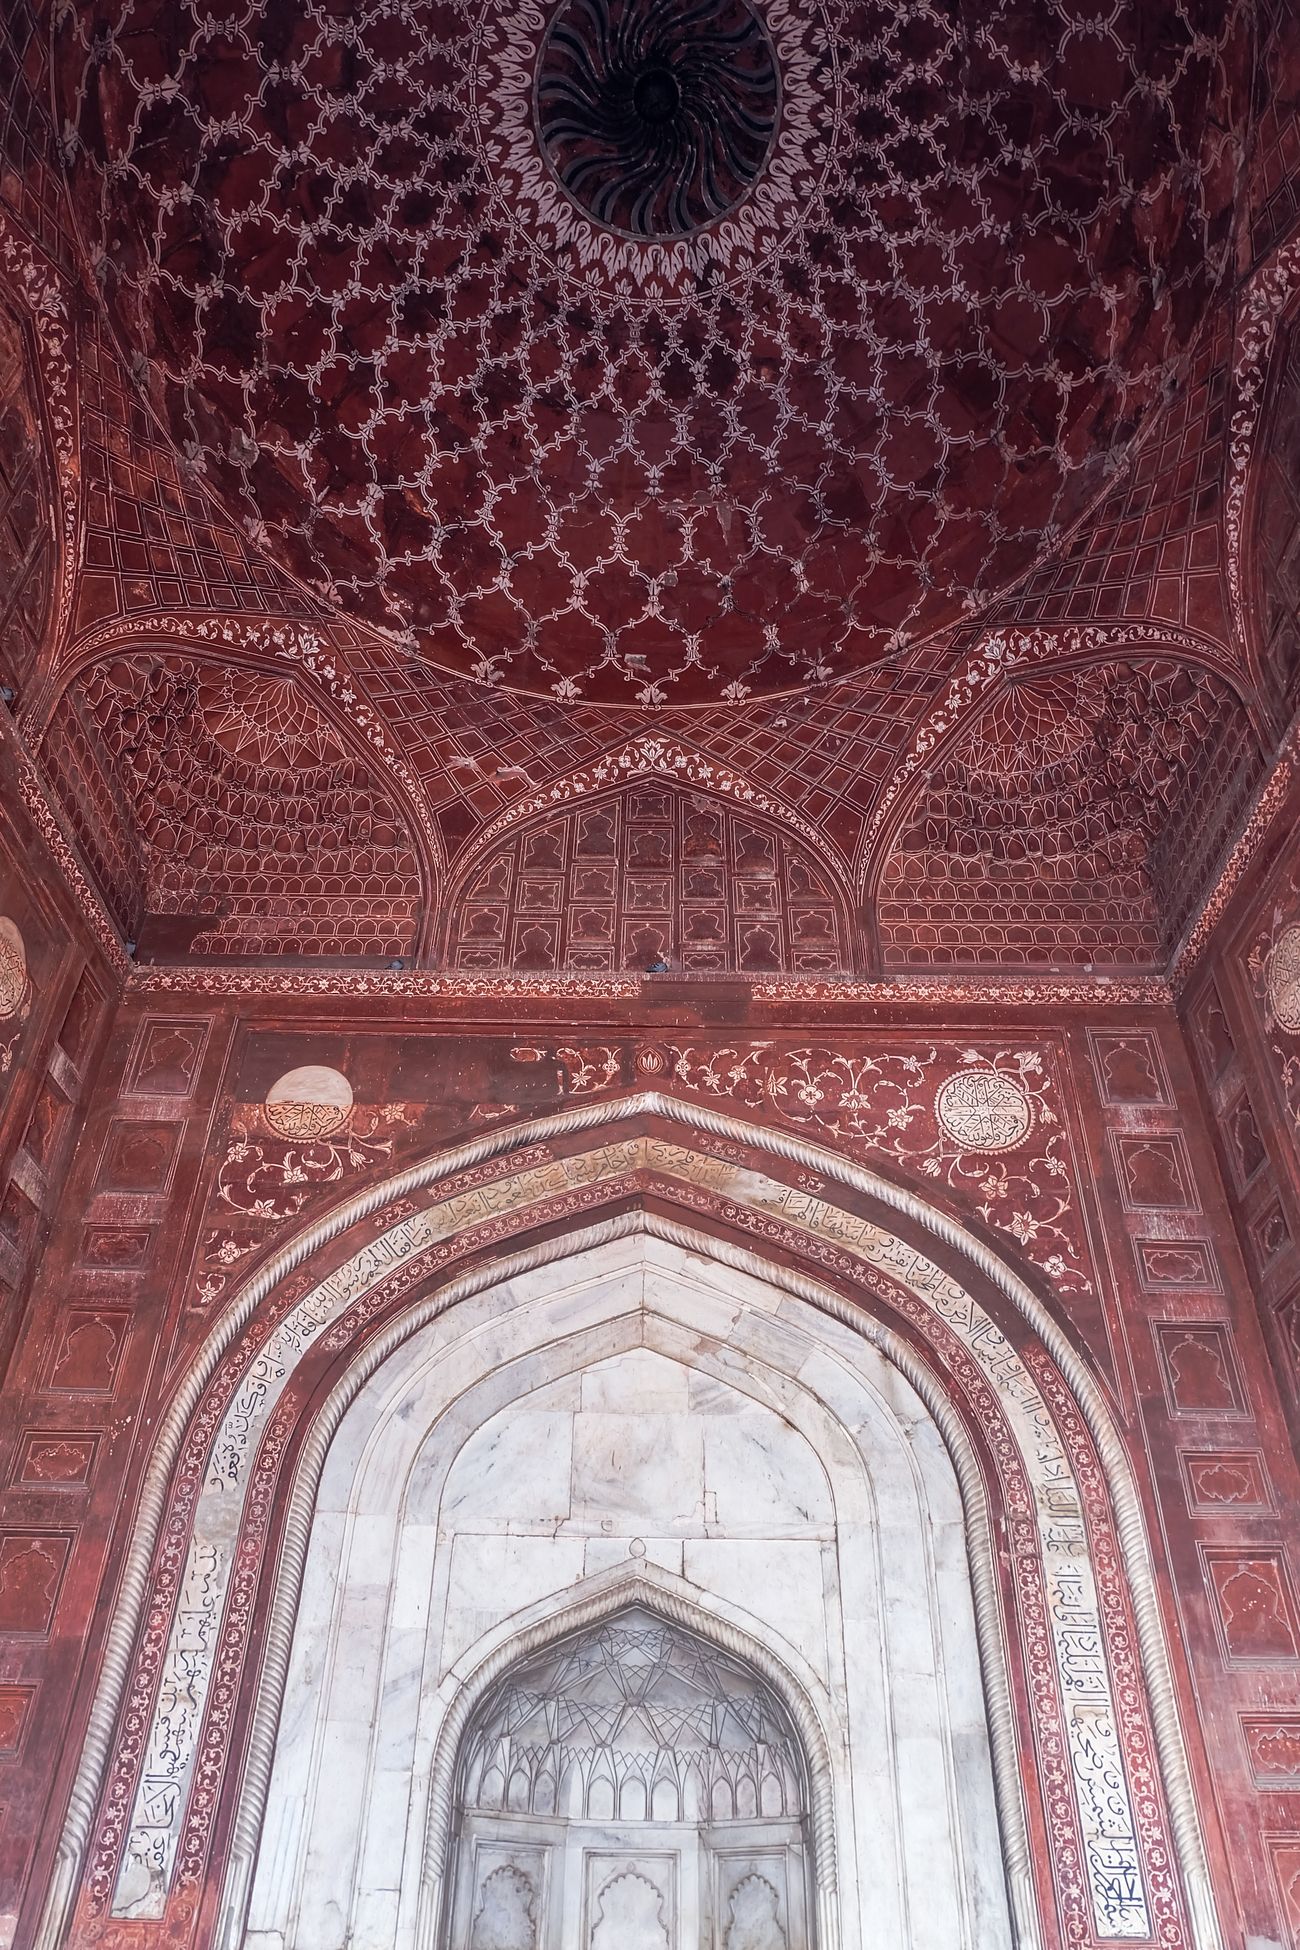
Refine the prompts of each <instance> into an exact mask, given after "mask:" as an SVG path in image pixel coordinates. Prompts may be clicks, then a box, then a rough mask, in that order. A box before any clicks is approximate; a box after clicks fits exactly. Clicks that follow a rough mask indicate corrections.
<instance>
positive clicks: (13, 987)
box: [0, 914, 27, 1020]
mask: <svg viewBox="0 0 1300 1950" xmlns="http://www.w3.org/2000/svg"><path fill="white" fill-rule="evenodd" d="M26 999H27V949H26V946H25V944H24V942H23V937H22V931H21V929H20V928H19V926H18V923H17V922H16V921H12V920H10V918H9V916H8V915H7V914H0V1020H3V1019H5V1018H6V1017H8V1016H14V1015H17V1013H18V1011H19V1010H20V1009H21V1008H22V1006H23V1003H24V1002H25V1001H26Z"/></svg>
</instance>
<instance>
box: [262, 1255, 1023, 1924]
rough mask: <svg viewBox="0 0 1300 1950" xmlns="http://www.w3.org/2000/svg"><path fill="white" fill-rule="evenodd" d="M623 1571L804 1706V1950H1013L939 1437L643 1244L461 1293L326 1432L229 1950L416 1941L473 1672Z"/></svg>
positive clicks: (908, 1411)
mask: <svg viewBox="0 0 1300 1950" xmlns="http://www.w3.org/2000/svg"><path fill="white" fill-rule="evenodd" d="M629 1576H632V1577H635V1578H636V1579H637V1580H638V1582H637V1590H638V1592H639V1594H640V1598H641V1600H644V1598H645V1595H646V1592H647V1590H649V1591H650V1592H651V1593H652V1594H653V1592H654V1591H655V1590H658V1591H659V1592H661V1593H662V1594H663V1602H664V1604H665V1605H669V1604H671V1603H678V1604H680V1605H681V1606H684V1607H685V1608H686V1610H687V1612H688V1613H689V1614H691V1615H693V1616H695V1617H696V1618H697V1620H698V1619H699V1618H706V1619H713V1620H715V1621H716V1622H717V1626H718V1629H719V1630H720V1631H726V1632H730V1633H731V1634H732V1636H733V1639H734V1640H739V1641H741V1642H748V1643H752V1644H753V1645H755V1646H756V1647H759V1648H761V1649H762V1651H763V1653H764V1655H765V1656H767V1657H768V1658H769V1660H770V1662H771V1670H773V1671H780V1672H782V1673H784V1674H786V1675H788V1676H789V1687H788V1690H790V1691H791V1692H793V1693H795V1694H797V1696H798V1699H799V1702H800V1704H801V1710H802V1711H803V1713H804V1714H805V1715H807V1714H811V1715H812V1716H813V1717H814V1721H815V1725H816V1727H817V1728H819V1729H820V1734H821V1739H822V1741H823V1743H824V1744H823V1751H824V1754H825V1756H826V1761H825V1765H826V1768H827V1770H828V1786H827V1794H826V1798H827V1803H828V1807H827V1811H826V1817H825V1820H824V1821H823V1823H822V1832H821V1834H820V1835H819V1836H817V1837H816V1838H815V1852H816V1854H817V1856H818V1858H819V1859H818V1860H817V1863H816V1875H817V1880H818V1884H819V1903H820V1911H821V1922H820V1939H821V1940H820V1944H819V1950H868V1946H870V1950H904V1946H907V1950H1009V1946H1010V1944H1011V1940H1012V1936H1011V1926H1010V1922H1009V1919H1008V1906H1007V1898H1006V1893H1005V1884H1004V1879H1003V1875H1002V1868H1001V1848H1000V1842H999V1834H998V1823H997V1813H996V1807H995V1801H994V1791H993V1779H992V1771H991V1766H990V1760H989V1751H988V1736H987V1728H986V1721H985V1709H984V1698H983V1692H982V1687H981V1679H980V1664H979V1652H978V1646H977V1640H976V1631H975V1622H974V1617H973V1608H972V1597H971V1583H970V1571H969V1567H968V1563H967V1554H966V1544H965V1535H964V1527H963V1511H962V1503H961V1497H960V1494H959V1490H958V1485H957V1482H956V1479H955V1476H954V1472H953V1467H952V1463H951V1461H950V1458H949V1455H948V1452H947V1449H946V1448H945V1445H944V1442H943V1440H942V1438H941V1436H940V1433H939V1431H938V1429H937V1427H936V1425H935V1424H934V1422H933V1420H932V1419H931V1417H930V1414H929V1412H928V1410H927V1409H926V1408H925V1407H924V1405H923V1404H922V1403H921V1401H920V1399H919V1398H918V1396H917V1395H916V1394H915V1392H914V1391H913V1389H912V1388H911V1386H910V1384H909V1383H908V1382H907V1381H906V1379H905V1378H904V1377H903V1375H902V1374H901V1373H900V1372H899V1371H898V1370H897V1369H896V1368H895V1367H893V1366H892V1365H890V1364H889V1363H888V1362H886V1361H885V1360H884V1359H883V1358H882V1357H881V1355H880V1354H879V1353H878V1352H876V1351H875V1350H874V1349H873V1348H872V1347H871V1346H870V1345H869V1344H868V1343H867V1342H866V1341H865V1340H864V1339H863V1338H862V1337H861V1336H860V1335H857V1334H855V1333H853V1331H852V1330H851V1329H850V1328H848V1327H847V1326H844V1325H842V1324H840V1323H838V1322H836V1321H834V1320H833V1319H830V1318H828V1317H827V1316H826V1315H824V1314H822V1313H820V1312H818V1311H816V1310H815V1309H814V1308H812V1307H811V1306H809V1305H808V1304H807V1303H806V1302H803V1301H800V1300H798V1299H796V1298H794V1297H793V1296H791V1295H790V1294H788V1293H786V1292H783V1291H781V1290H779V1289H778V1288H776V1287H775V1286H771V1285H768V1284H767V1283H766V1282H765V1281H763V1280H761V1279H758V1278H756V1277H752V1276H751V1275H749V1274H745V1273H741V1272H738V1271H736V1270H735V1269H733V1268H728V1267H725V1266H723V1265H720V1264H718V1263H716V1262H713V1261H711V1260H708V1259H706V1258H704V1257H702V1256H700V1255H697V1254H693V1253H690V1252H687V1251H685V1250H683V1249H682V1248H681V1247H679V1246H677V1245H675V1244H672V1243H670V1242H668V1241H664V1240H659V1239H656V1238H654V1237H652V1236H649V1235H647V1234H644V1233H642V1234H634V1235H632V1236H630V1237H625V1238H621V1239H616V1240H614V1241H611V1242H609V1243H607V1244H605V1245H603V1246H599V1247H596V1248H595V1249H593V1250H591V1251H588V1252H586V1253H582V1254H575V1255H573V1256H572V1257H570V1258H569V1259H566V1260H562V1261H560V1262H559V1263H552V1264H549V1265H546V1266H539V1267H537V1268H535V1269H533V1270H531V1271H529V1272H526V1273H523V1274H517V1275H516V1276H515V1277H514V1278H512V1279H511V1280H510V1281H509V1283H508V1284H502V1285H498V1286H495V1287H490V1288H488V1289H486V1290H485V1291H484V1292H482V1293H480V1294H479V1295H478V1296H477V1297H475V1298H473V1299H467V1300H464V1301H462V1302H461V1303H460V1304H459V1305H458V1306H457V1307H455V1308H454V1309H451V1310H449V1311H448V1312H447V1313H446V1314H444V1315H441V1316H439V1317H438V1318H436V1319H434V1320H433V1321H431V1322H430V1323H429V1324H428V1325H426V1326H425V1327H423V1328H422V1329H420V1330H419V1331H418V1332H417V1333H416V1334H414V1335H412V1336H411V1337H410V1338H409V1339H408V1340H406V1341H405V1342H404V1343H403V1344H402V1345H401V1346H400V1347H399V1348H398V1349H397V1351H396V1352H395V1353H393V1354H392V1355H390V1357H389V1358H388V1360H387V1361H386V1362H385V1363H384V1364H383V1365H382V1366H381V1367H380V1368H379V1369H377V1370H376V1372H375V1373H374V1374H373V1375H372V1376H371V1377H370V1379H369V1380H368V1381H367V1382H366V1383H365V1385H364V1386H363V1387H362V1389H361V1390H360V1391H359V1393H358V1394H357V1396H356V1397H355V1399H354V1400H353V1402H352V1404H351V1406H350V1407H349V1409H348V1410H347V1412H346V1414H345V1416H344V1418H343V1420H342V1422H341V1424H340V1426H339V1428H338V1430H337V1432H336V1434H335V1436H334V1439H333V1442H332V1445H331V1448H330V1451H329V1455H328V1458H327V1461H326V1464H325V1468H324V1471H323V1474H322V1477H321V1481H320V1486H319V1491H318V1495H317V1499H316V1506H315V1514H314V1519H313V1524H312V1532H311V1541H310V1545H309V1550H308V1557H307V1565H306V1571H305V1576H304V1580H303V1587H302V1594H301V1598H300V1602H299V1606H298V1613H297V1622H296V1626H295V1631H294V1639H293V1647H292V1653H291V1658H290V1665H289V1674H288V1683H287V1687H286V1691H285V1698H284V1705H283V1710H282V1714H281V1719H280V1726H279V1732H278V1737H277V1744H276V1752H275V1760H274V1767H273V1773H272V1778H271V1784H270V1793H269V1795H268V1797H267V1800H266V1813H265V1816H264V1821H263V1829H262V1836H261V1842H260V1848H259V1852H258V1859H257V1865H256V1870H255V1875H254V1885H253V1891H252V1899H251V1904H250V1908H249V1917H248V1925H247V1933H246V1937H245V1943H246V1945H247V1946H248V1950H294V1946H299V1945H303V1944H310V1945H311V1946H312V1950H342V1947H343V1946H344V1945H345V1944H346V1945H347V1946H348V1950H379V1946H381V1945H382V1946H383V1950H416V1947H417V1946H419V1950H427V1946H428V1945H429V1944H430V1942H431V1940H432V1938H433V1934H434V1932H433V1929H432V1927H431V1925H432V1923H433V1922H435V1921H436V1918H437V1914H438V1893H439V1891H438V1884H439V1879H440V1877H441V1874H442V1870H443V1868H444V1858H445V1847H444V1844H443V1840H442V1839H441V1838H442V1837H443V1836H444V1835H445V1828H446V1823H445V1812H446V1811H445V1805H443V1806H442V1808H441V1812H440V1801H441V1803H443V1804H445V1799H446V1792H447V1787H446V1780H447V1775H448V1773H449V1771H450V1764H451V1758H452V1752H451V1750H452V1749H453V1748H454V1738H453V1737H452V1736H453V1734H454V1730H455V1728H456V1726H457V1725H458V1724H459V1723H460V1721H461V1719H463V1714H464V1710H465V1704H464V1703H465V1701H466V1700H467V1699H469V1698H470V1697H472V1695H473V1692H474V1687H475V1684H476V1675H481V1674H482V1673H483V1672H485V1671H491V1672H495V1671H496V1670H498V1669H499V1667H500V1664H501V1660H502V1656H503V1653H506V1652H508V1651H509V1649H510V1648H511V1647H512V1646H513V1645H514V1644H516V1643H527V1644H529V1645H531V1644H535V1643H537V1642H539V1635H540V1636H541V1637H544V1636H545V1633H546V1631H547V1628H548V1620H554V1621H555V1622H556V1628H557V1629H560V1628H562V1625H563V1621H564V1619H565V1618H567V1617H569V1616H571V1614H572V1613H573V1610H574V1607H575V1605H580V1604H581V1603H582V1602H583V1601H584V1600H591V1601H593V1602H595V1603H596V1604H597V1605H599V1604H600V1603H601V1602H602V1597H601V1594H602V1593H607V1592H610V1591H612V1592H613V1593H614V1594H615V1596H616V1595H617V1592H618V1590H619V1589H620V1580H622V1579H624V1578H625V1577H629ZM613 1601H614V1600H613V1598H611V1599H609V1600H608V1602H611V1603H612V1602H613ZM806 1723H807V1722H806V1720H805V1724H806ZM449 1729H450V1730H451V1731H450V1732H449ZM832 1836H833V1839H832ZM692 1950H693V1947H692Z"/></svg>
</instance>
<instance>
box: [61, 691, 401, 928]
mask: <svg viewBox="0 0 1300 1950" xmlns="http://www.w3.org/2000/svg"><path fill="white" fill-rule="evenodd" d="M46 749H47V752H48V754H49V756H50V758H51V760H52V763H53V767H54V770H55V773H56V778H57V781H58V784H59V786H60V788H61V796H62V798H63V802H64V805H65V807H66V808H67V810H68V812H69V814H70V816H71V817H72V819H73V822H74V825H75V826H76V827H77V829H78V833H79V837H80V839H81V842H82V844H83V846H84V847H85V848H86V850H87V853H88V857H89V858H90V859H91V860H92V861H93V862H95V863H96V865H98V866H100V870H101V872H102V873H103V875H104V877H105V878H106V879H108V880H109V881H110V883H116V884H117V885H118V888H119V903H122V902H124V901H125V900H126V899H128V898H129V896H128V894H127V891H126V890H127V886H128V885H129V884H130V877H129V873H128V872H125V871H123V870H122V868H121V867H120V866H119V867H118V870H117V871H116V872H115V871H114V854H113V851H112V847H113V841H112V838H111V836H112V835H115V834H120V833H121V832H122V831H123V830H124V829H125V830H128V831H134V832H137V833H138V834H139V836H140V837H139V842H138V845H139V860H138V866H137V867H135V871H137V872H138V873H139V876H140V878H139V879H136V880H135V882H134V885H135V886H136V887H139V886H140V884H141V881H142V882H143V886H144V889H145V890H146V891H145V898H144V914H147V915H149V916H155V917H157V916H172V917H176V918H177V920H179V921H183V922H184V923H185V924H186V925H187V926H188V927H189V931H190V938H189V940H188V943H187V945H188V948H189V952H191V953H192V954H195V955H201V956H202V955H223V956H224V955H236V956H258V955H328V956H339V955H361V956H371V957H375V956H390V957H391V956H397V955H401V956H405V955H406V954H409V952H410V950H411V946H412V942H413V940H414V937H415V931H416V928H417V925H418V920H419V915H420V912H421V907H422V896H421V885H420V872H419V866H418V863H417V860H416V858H415V855H414V853H413V851H412V848H411V844H410V841H409V839H408V837H407V834H406V830H405V827H404V824H403V822H402V819H401V817H400V815H399V814H398V813H397V811H396V809H395V808H394V806H393V804H392V801H391V799H390V798H389V796H388V795H387V793H385V792H384V791H383V790H381V788H380V787H379V785H378V784H377V782H376V779H375V776H374V774H373V772H372V770H371V768H370V767H369V766H368V765H367V764H366V762H365V761H364V760H363V759H361V758H359V757H356V756H352V755H351V754H349V753H345V752H344V750H343V748H342V746H341V745H340V743H339V741H338V738H337V736H336V734H335V732H334V731H333V729H332V728H331V727H330V726H329V725H328V724H327V723H326V722H325V720H324V719H323V718H322V716H321V715H320V713H319V711H318V710H317V709H316V706H315V705H314V703H313V702H312V700H311V699H310V698H309V697H308V695H307V694H306V693H305V692H304V691H303V690H302V688H301V687H300V686H299V685H298V683H297V682H296V681H295V680H294V679H293V678H292V677H290V676H275V677H270V676H267V677H262V676H258V675H256V674H254V673H251V672H248V671H245V670H240V669H238V668H237V667H236V666H233V665H230V664H221V665H207V664H202V663H198V662H194V661H191V660H190V659H188V658H185V657H181V656H154V657H150V656H139V657H135V658H132V659H129V660H128V659H127V658H118V659H115V660H113V661H107V662H101V663H98V664H95V665H92V666H91V668H90V669H89V670H88V671H87V672H86V673H85V674H84V676H83V677H81V678H79V679H78V680H77V682H76V683H75V684H74V685H73V686H72V687H71V689H70V690H69V692H68V693H67V694H66V696H65V698H64V701H63V703H62V704H61V706H60V709H59V713H58V715H57V717H56V719H55V721H54V725H53V727H52V730H51V733H50V736H49V739H48V740H47V747H46ZM101 754H102V755H103V758H101V757H100V755H101ZM79 758H80V759H81V761H82V762H81V763H79V762H78V761H79ZM87 758H93V759H95V760H97V761H99V762H97V763H95V764H94V766H93V769H91V767H90V766H88V765H87V764H86V763H85V760H86V759H87ZM105 759H106V760H107V763H108V766H109V768H110V769H109V771H108V772H107V773H106V772H105V765H104V760H105ZM106 813H107V814H108V815H109V817H107V818H105V816H104V815H105V814H106ZM124 815H125V816H124ZM119 847H120V842H119ZM134 864H135V863H133V865H134ZM137 898H138V897H137ZM119 915H120V917H121V918H123V919H124V920H126V919H127V918H129V919H130V920H131V921H132V922H133V923H134V926H135V927H141V926H142V925H143V919H144V916H143V915H142V914H141V913H140V911H139V908H138V906H136V907H135V909H134V911H133V912H132V913H131V914H130V915H129V917H128V916H126V915H122V908H121V905H120V904H119ZM133 931H134V928H133ZM172 938H173V939H174V938H175V936H174V934H173V937H172Z"/></svg>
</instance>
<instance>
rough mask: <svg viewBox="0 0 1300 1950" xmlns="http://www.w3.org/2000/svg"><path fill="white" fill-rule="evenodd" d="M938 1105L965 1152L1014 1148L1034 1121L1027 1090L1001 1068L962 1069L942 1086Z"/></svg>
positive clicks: (943, 1122)
mask: <svg viewBox="0 0 1300 1950" xmlns="http://www.w3.org/2000/svg"><path fill="white" fill-rule="evenodd" d="M934 1108H935V1113H936V1115H937V1116H938V1119H939V1122H940V1124H941V1125H942V1126H943V1128H944V1130H945V1131H946V1132H947V1134H948V1136H949V1137H950V1138H951V1139H952V1141H953V1143H954V1144H959V1145H960V1146H961V1148H962V1150H963V1151H1010V1150H1011V1149H1012V1147H1013V1146H1014V1145H1017V1144H1019V1143H1020V1142H1021V1140H1022V1139H1023V1138H1024V1137H1026V1136H1027V1135H1028V1131H1029V1127H1030V1125H1031V1124H1032V1123H1033V1120H1034V1111H1033V1106H1032V1104H1031V1103H1030V1101H1029V1098H1028V1097H1027V1096H1026V1094H1025V1092H1024V1090H1022V1088H1021V1087H1020V1085H1019V1084H1018V1083H1017V1082H1016V1081H1015V1079H1014V1077H1008V1076H1004V1075H1003V1074H1002V1072H1001V1071H1000V1070H958V1071H957V1073H956V1075H955V1076H951V1077H949V1078H948V1081H947V1082H946V1083H945V1084H943V1085H942V1087H941V1088H940V1091H939V1094H938V1096H937V1097H936V1098H935V1101H934Z"/></svg>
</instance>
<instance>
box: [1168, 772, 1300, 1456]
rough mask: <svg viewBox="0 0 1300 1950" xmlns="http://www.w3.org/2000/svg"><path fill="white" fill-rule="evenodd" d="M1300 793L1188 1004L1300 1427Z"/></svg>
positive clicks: (1210, 1104) (1214, 1124) (1252, 1264)
mask: <svg viewBox="0 0 1300 1950" xmlns="http://www.w3.org/2000/svg"><path fill="white" fill-rule="evenodd" d="M1298 818H1300V793H1297V792H1295V791H1294V790H1293V791H1292V795H1291V802H1290V803H1289V804H1283V805H1282V807H1281V808H1280V809H1279V812H1278V814H1277V816H1276V818H1275V820H1274V822H1273V826H1272V833H1271V844H1270V845H1269V847H1268V848H1267V849H1266V850H1265V851H1264V852H1263V853H1262V854H1261V857H1260V859H1259V860H1258V862H1257V864H1256V868H1255V871H1254V872H1253V873H1252V875H1251V876H1250V881H1249V884H1248V885H1247V886H1246V887H1245V888H1243V890H1242V892H1241V894H1240V895H1239V897H1238V898H1237V899H1236V900H1235V901H1234V902H1233V904H1232V905H1231V907H1230V908H1229V910H1228V912H1227V914H1226V916H1225V918H1224V920H1223V922H1222V924H1221V925H1220V926H1219V928H1218V929H1217V931H1216V933H1215V935H1214V938H1213V944H1212V947H1211V950H1210V952H1209V953H1208V954H1207V955H1206V957H1205V960H1204V963H1203V965H1202V966H1201V967H1200V968H1199V969H1198V970H1197V972H1196V975H1195V977H1194V979H1193V980H1192V981H1191V982H1190V983H1189V985H1188V988H1187V992H1186V995H1185V997H1184V1016H1185V1020H1186V1022H1187V1025H1188V1031H1189V1043H1190V1047H1191V1050H1192V1053H1193V1057H1194V1061H1195V1066H1196V1070H1197V1073H1198V1078H1199V1082H1200V1085H1201V1090H1202V1097H1203V1101H1204V1104H1205V1107H1206V1113H1207V1122H1208V1124H1209V1127H1210V1129H1211V1131H1212V1132H1213V1134H1214V1139H1215V1145H1216V1148H1217V1151H1218V1154H1219V1159H1220V1164H1221V1168H1222V1172H1223V1177H1224V1181H1225V1184H1226V1185H1227V1188H1228V1196H1229V1203H1230V1205H1231V1207H1232V1210H1233V1213H1234V1215H1235V1217H1236V1220H1237V1224H1238V1228H1239V1231H1240V1235H1241V1238H1242V1241H1243V1242H1244V1247H1245V1254H1246V1261H1247V1265H1248V1268H1249V1272H1250V1276H1251V1279H1252V1282H1253V1285H1254V1290H1255V1293H1256V1296H1257V1299H1258V1302H1259V1310H1260V1314H1261V1316H1262V1319H1263V1322H1264V1329H1265V1334H1266V1337H1267V1341H1268V1345H1269V1350H1270V1353H1271V1355H1272V1358H1273V1363H1274V1369H1275V1372H1276V1375H1277V1379H1278V1383H1279V1386H1280V1389H1281V1393H1282V1398H1283V1401H1284V1403H1285V1405H1286V1409H1287V1413H1288V1416H1289V1417H1290V1420H1291V1426H1292V1433H1293V1435H1295V1436H1296V1437H1297V1439H1300V1141H1298V1131H1300V853H1297V849H1296V845H1295V838H1294V836H1295V832H1296V822H1297V819H1298Z"/></svg>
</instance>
